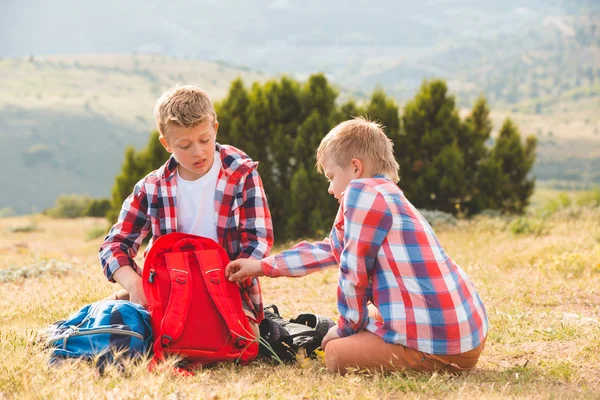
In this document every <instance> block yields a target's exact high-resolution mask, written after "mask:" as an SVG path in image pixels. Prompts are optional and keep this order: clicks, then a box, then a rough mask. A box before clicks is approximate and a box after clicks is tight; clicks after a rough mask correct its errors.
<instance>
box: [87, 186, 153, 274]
mask: <svg viewBox="0 0 600 400" xmlns="http://www.w3.org/2000/svg"><path fill="white" fill-rule="evenodd" d="M147 211H148V199H147V196H146V191H145V190H144V180H141V181H139V182H138V183H137V184H136V185H135V187H134V189H133V193H131V194H130V195H129V196H128V197H127V198H126V199H125V201H124V202H123V206H122V207H121V212H120V213H119V218H118V220H117V222H116V223H115V224H114V225H113V227H112V228H111V229H110V231H109V232H108V235H107V236H106V238H105V239H104V242H103V243H102V244H101V245H100V252H99V257H100V263H101V264H102V268H103V270H104V275H105V276H106V278H107V279H108V280H109V281H111V282H115V280H114V279H113V274H114V273H115V271H116V270H117V269H119V268H121V267H122V266H125V265H129V266H130V267H131V268H133V270H134V271H135V272H137V273H138V275H141V274H142V269H141V268H140V267H139V266H138V265H137V264H136V263H135V261H134V260H133V259H134V257H135V256H136V254H137V252H138V250H139V248H140V245H141V243H142V240H144V238H145V237H146V235H147V234H148V232H149V231H150V218H149V216H148V214H147Z"/></svg>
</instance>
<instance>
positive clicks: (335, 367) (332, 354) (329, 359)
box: [325, 340, 345, 375]
mask: <svg viewBox="0 0 600 400" xmlns="http://www.w3.org/2000/svg"><path fill="white" fill-rule="evenodd" d="M335 342H336V341H335V340H332V341H331V342H329V343H328V344H327V347H326V350H325V366H326V367H327V371H329V372H330V373H332V374H337V373H340V374H342V375H343V374H344V372H345V370H344V369H343V368H340V363H339V361H340V358H339V355H338V352H339V350H340V349H339V346H337V345H336V344H335Z"/></svg>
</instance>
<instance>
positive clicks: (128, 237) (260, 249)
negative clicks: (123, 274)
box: [100, 143, 273, 321]
mask: <svg viewBox="0 0 600 400" xmlns="http://www.w3.org/2000/svg"><path fill="white" fill-rule="evenodd" d="M216 148H217V151H218V152H219V154H220V156H221V161H222V167H221V170H220V171H219V175H218V179H217V187H216V191H215V199H214V205H215V213H216V214H217V218H216V220H217V236H218V239H219V244H220V245H221V246H223V248H225V250H226V251H227V254H228V255H229V258H230V259H231V260H234V259H237V258H252V259H261V258H263V257H265V256H268V255H269V252H270V250H271V247H272V245H273V224H272V221H271V213H270V211H269V207H268V205H267V198H266V195H265V192H264V189H263V184H262V180H261V179H260V176H259V174H258V171H257V169H256V166H257V165H258V163H256V162H253V161H252V160H251V159H250V158H249V157H248V156H247V155H246V154H245V153H244V152H242V151H240V150H238V149H236V148H235V147H232V146H226V145H220V144H218V143H217V146H216ZM176 169H177V160H175V158H174V157H171V158H170V159H169V160H168V161H167V163H166V164H165V165H163V166H162V167H161V168H159V169H158V170H156V171H153V172H151V173H149V174H148V175H146V176H145V177H144V178H143V179H142V180H140V181H139V182H138V183H137V184H136V185H135V187H134V189H133V193H131V194H130V195H129V197H127V199H126V200H125V201H124V202H123V206H122V208H121V212H120V215H119V219H118V221H117V222H116V223H115V225H114V226H113V227H112V229H111V230H110V232H109V233H108V236H106V238H105V239H104V242H103V243H102V245H101V246H100V262H101V263H102V267H103V269H104V274H105V275H106V277H107V278H108V279H109V280H110V281H111V282H114V280H113V274H114V273H115V271H116V270H117V269H118V268H120V267H122V266H124V265H129V266H130V267H131V268H133V269H134V270H135V271H136V272H137V273H138V274H140V275H141V272H142V270H141V268H140V267H139V266H138V265H137V264H136V262H135V261H134V257H135V256H136V254H137V252H138V250H139V247H140V245H141V243H142V240H143V239H144V238H145V237H146V236H147V234H148V233H149V232H152V239H151V240H150V243H149V244H148V247H147V248H146V252H145V253H144V255H145V254H146V253H147V252H148V250H149V249H150V248H151V247H152V243H153V242H154V241H155V240H156V239H157V238H158V237H159V236H162V235H166V234H167V233H171V232H177V214H176V211H177V206H176V205H177V202H176V193H177V174H176ZM240 288H241V293H242V300H243V302H244V305H245V307H246V308H248V309H249V310H251V311H252V312H253V313H254V315H255V316H256V318H257V320H259V321H260V320H261V319H262V318H263V304H262V293H261V290H260V284H259V282H258V279H257V278H253V279H247V280H245V281H243V282H241V283H240Z"/></svg>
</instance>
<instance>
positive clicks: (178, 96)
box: [154, 85, 217, 136]
mask: <svg viewBox="0 0 600 400" xmlns="http://www.w3.org/2000/svg"><path fill="white" fill-rule="evenodd" d="M154 117H155V118H156V125H157V126H158V132H160V135H161V136H166V135H167V128H168V126H169V124H170V123H173V124H177V125H179V126H183V127H185V128H193V127H194V126H196V125H199V124H201V123H203V122H204V121H206V120H207V119H208V118H210V119H212V121H214V122H216V121H217V113H216V112H215V108H214V107H213V104H212V102H211V101H210V98H209V97H208V94H207V93H206V92H205V91H204V90H202V89H200V88H199V87H197V86H192V85H185V86H175V87H172V88H171V89H169V90H167V91H166V92H164V93H163V95H162V96H160V98H159V99H158V100H157V102H156V106H155V107H154Z"/></svg>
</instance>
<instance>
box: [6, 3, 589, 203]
mask: <svg viewBox="0 0 600 400" xmlns="http://www.w3.org/2000/svg"><path fill="white" fill-rule="evenodd" d="M599 16H600V2H598V1H597V0H530V1H528V2H526V3H525V2H523V1H521V0H502V1H500V0H489V1H479V0H430V1H427V2H413V1H408V0H398V1H392V0H382V1H379V2H375V3H373V2H367V1H366V0H356V1H350V2H348V1H341V0H330V1H327V2H317V1H315V0H304V1H300V0H256V1H253V2H245V1H241V0H224V1H216V0H199V1H191V0H175V1H172V2H169V3H168V4H167V3H164V2H158V1H156V0H145V1H142V0H128V1H126V2H123V1H118V0H105V1H103V2H94V1H91V0H82V1H78V2H74V1H67V0H56V1H54V2H40V1H34V0H21V1H16V0H6V1H4V2H0V37H2V40H1V41H0V57H1V58H0V143H2V146H0V168H3V170H4V171H7V173H6V174H5V175H6V176H5V177H4V178H3V179H2V186H3V188H5V189H4V190H3V192H2V194H1V195H0V209H1V208H2V207H11V208H13V209H15V210H16V211H18V212H30V211H31V210H32V209H35V210H40V209H42V208H45V207H48V206H49V205H51V203H52V202H53V200H54V199H55V198H56V196H58V195H59V194H62V193H75V192H77V193H87V194H90V195H92V196H99V197H106V196H108V194H109V192H110V187H111V185H112V181H113V178H114V175H115V174H116V173H117V171H118V170H119V168H120V163H121V161H122V157H123V153H124V147H125V146H127V145H133V146H136V147H141V146H142V145H144V144H145V142H146V139H147V135H148V132H149V131H150V130H151V129H153V127H154V122H153V116H152V108H153V104H154V102H155V100H156V98H157V96H158V95H159V94H160V93H161V92H162V91H163V90H164V89H166V88H167V87H169V86H171V85H172V84H175V83H195V84H198V85H200V86H202V87H203V88H205V89H206V90H207V91H208V92H209V93H210V94H211V95H212V96H213V98H215V99H218V98H220V97H222V96H223V95H224V94H225V93H226V90H227V88H228V86H229V83H230V81H231V80H232V79H234V78H235V77H237V76H242V77H243V78H244V80H245V81H246V82H247V83H250V82H252V81H255V80H264V79H266V77H268V76H275V75H277V74H280V73H286V74H290V75H293V76H295V77H297V78H299V79H303V78H305V77H306V76H308V75H309V74H311V73H314V72H319V71H322V72H325V73H326V74H327V76H328V77H329V78H330V79H331V80H333V82H334V83H335V84H337V85H338V86H339V87H341V88H343V97H349V96H352V97H355V98H357V99H358V100H361V99H364V98H365V97H366V96H368V95H369V94H370V92H371V91H372V90H373V88H375V87H376V86H381V87H383V89H384V90H385V91H386V93H388V94H391V95H393V96H394V97H396V99H397V100H398V102H399V103H403V102H404V101H406V100H407V99H409V98H411V97H412V96H413V95H414V93H415V92H416V90H417V87H418V86H419V85H420V83H421V82H422V80H423V79H427V78H433V77H435V78H443V79H446V80H447V81H448V83H449V86H450V90H451V92H452V93H453V94H455V95H456V96H457V101H458V104H459V105H460V106H461V107H464V108H466V109H468V108H469V107H470V106H471V105H472V103H473V100H474V99H475V98H476V96H478V95H480V94H484V95H485V96H486V98H488V100H489V101H490V104H491V107H492V110H494V112H493V115H492V117H493V119H494V123H495V128H496V129H498V128H499V126H500V123H501V122H502V119H503V118H505V117H507V116H510V117H511V118H514V119H515V120H516V121H517V122H518V124H519V126H520V127H521V130H522V132H523V133H525V134H536V135H537V136H538V138H539V139H540V146H539V153H538V160H539V162H538V163H537V164H536V167H535V173H536V175H537V176H539V177H541V178H543V179H546V180H575V181H578V182H580V183H582V184H585V185H588V184H593V183H594V182H595V180H596V179H600V178H598V177H597V173H596V172H595V171H597V163H598V159H600V133H599V132H600V112H599V111H600V26H599V25H600V22H599V20H600V17H599ZM240 66H244V67H240ZM257 71H262V72H257ZM99 166H101V167H99Z"/></svg>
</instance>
